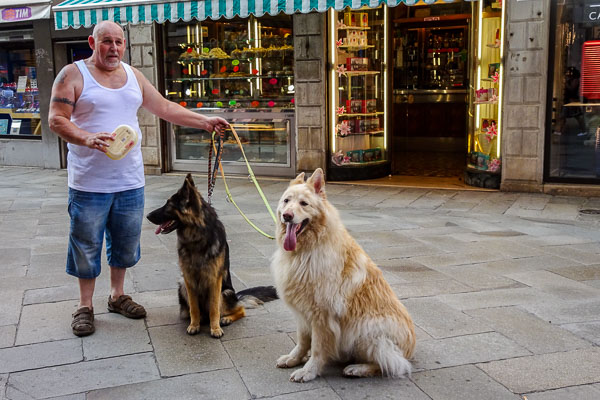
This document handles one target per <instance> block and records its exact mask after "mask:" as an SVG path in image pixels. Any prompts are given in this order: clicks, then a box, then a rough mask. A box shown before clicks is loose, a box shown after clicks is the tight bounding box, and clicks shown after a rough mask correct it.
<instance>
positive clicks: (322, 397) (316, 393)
mask: <svg viewBox="0 0 600 400" xmlns="http://www.w3.org/2000/svg"><path fill="white" fill-rule="evenodd" d="M269 399H271V400H305V399H319V400H341V397H340V396H339V395H338V394H337V393H336V392H335V391H334V390H333V389H331V388H329V387H324V388H319V389H313V390H302V391H298V392H295V393H288V394H282V395H279V396H273V397H269Z"/></svg>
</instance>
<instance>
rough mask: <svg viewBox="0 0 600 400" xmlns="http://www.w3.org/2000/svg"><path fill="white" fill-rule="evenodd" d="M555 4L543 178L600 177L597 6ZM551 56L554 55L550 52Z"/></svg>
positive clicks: (571, 1) (570, 1)
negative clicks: (544, 173)
mask: <svg viewBox="0 0 600 400" xmlns="http://www.w3.org/2000/svg"><path fill="white" fill-rule="evenodd" d="M552 3H553V9H552V17H553V20H554V23H552V25H551V26H556V30H555V33H554V34H553V35H551V43H552V46H551V49H552V50H553V51H552V52H551V60H550V79H551V81H550V82H549V93H548V97H549V99H550V100H549V107H548V119H549V123H548V126H549V131H548V136H547V137H548V140H547V146H546V179H547V180H549V181H553V180H554V181H568V180H573V181H581V180H590V179H591V180H594V181H597V180H599V179H600V69H599V68H598V66H599V65H600V20H598V17H597V16H598V11H597V6H596V7H595V6H594V5H593V4H591V3H585V4H584V6H583V8H582V6H581V2H580V1H574V0H566V1H563V2H560V4H556V3H555V2H552ZM552 53H553V54H552Z"/></svg>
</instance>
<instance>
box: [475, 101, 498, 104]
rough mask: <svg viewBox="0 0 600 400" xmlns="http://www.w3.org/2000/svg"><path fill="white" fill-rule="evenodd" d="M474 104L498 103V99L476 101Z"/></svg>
mask: <svg viewBox="0 0 600 400" xmlns="http://www.w3.org/2000/svg"><path fill="white" fill-rule="evenodd" d="M473 104H475V105H481V104H498V100H494V101H474V102H473Z"/></svg>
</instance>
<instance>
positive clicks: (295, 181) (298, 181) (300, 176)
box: [290, 172, 304, 186]
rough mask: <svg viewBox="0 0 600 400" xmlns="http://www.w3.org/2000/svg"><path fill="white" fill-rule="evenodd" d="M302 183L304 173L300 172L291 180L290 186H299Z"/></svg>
mask: <svg viewBox="0 0 600 400" xmlns="http://www.w3.org/2000/svg"><path fill="white" fill-rule="evenodd" d="M302 183H304V172H300V173H299V174H298V176H297V177H296V178H295V179H292V181H291V182H290V186H292V185H300V184H302Z"/></svg>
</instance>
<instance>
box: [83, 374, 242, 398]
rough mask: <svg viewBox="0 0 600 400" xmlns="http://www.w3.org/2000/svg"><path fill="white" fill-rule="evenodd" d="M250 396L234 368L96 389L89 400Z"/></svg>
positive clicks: (89, 394)
mask: <svg viewBox="0 0 600 400" xmlns="http://www.w3.org/2000/svg"><path fill="white" fill-rule="evenodd" d="M250 398H251V397H250V393H248V390H247V389H246V386H245V385H244V382H243V381H242V379H241V378H240V375H239V374H238V373H237V371H236V370H235V369H233V368H228V369H222V370H218V371H209V372H203V373H196V374H189V375H184V376H177V377H173V378H166V379H160V380H154V381H149V382H143V383H136V384H132V385H123V386H117V387H111V388H106V389H99V390H93V391H91V392H89V393H88V394H87V397H86V399H87V400H104V399H128V400H151V399H155V400H164V399H178V400H197V399H202V400H205V399H206V400H209V399H214V400H220V399H239V400H242V399H250Z"/></svg>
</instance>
